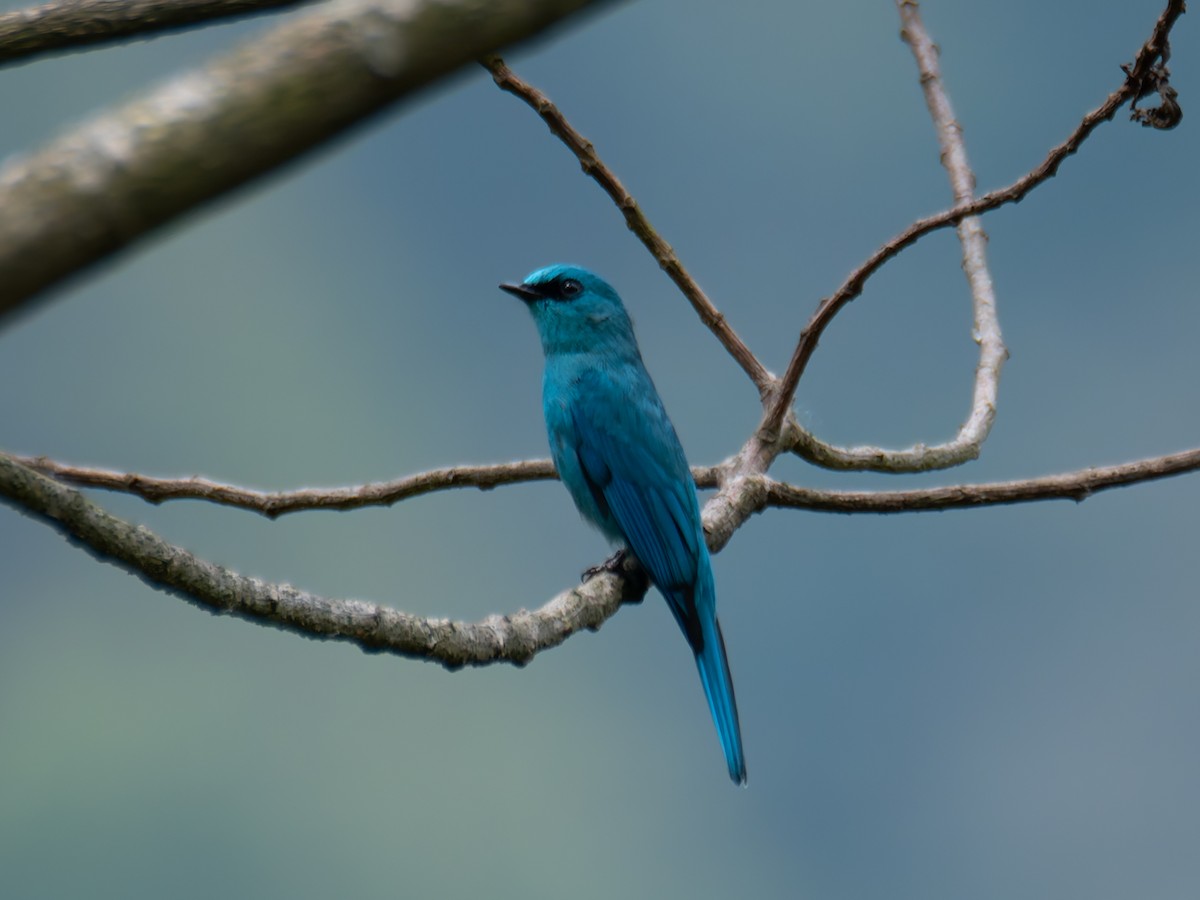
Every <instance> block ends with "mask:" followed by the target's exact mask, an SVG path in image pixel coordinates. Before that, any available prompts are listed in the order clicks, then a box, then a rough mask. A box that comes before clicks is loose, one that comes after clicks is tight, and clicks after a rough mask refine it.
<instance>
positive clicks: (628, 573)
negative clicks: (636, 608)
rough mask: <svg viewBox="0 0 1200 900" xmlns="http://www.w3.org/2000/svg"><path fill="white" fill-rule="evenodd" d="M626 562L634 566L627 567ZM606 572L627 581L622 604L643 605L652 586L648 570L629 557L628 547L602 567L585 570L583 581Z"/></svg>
mask: <svg viewBox="0 0 1200 900" xmlns="http://www.w3.org/2000/svg"><path fill="white" fill-rule="evenodd" d="M626 561H632V563H633V564H632V565H630V566H626V565H625V563H626ZM605 572H611V573H612V574H614V575H620V576H621V577H622V578H623V579H624V580H625V597H624V599H623V600H622V601H621V602H622V603H641V602H642V601H643V600H644V599H646V589H647V588H648V587H649V586H650V582H649V579H648V578H647V576H646V570H645V569H643V568H642V567H641V566H639V565H637V561H636V560H634V559H633V558H632V557H631V556H630V555H629V548H628V547H622V548H621V549H620V550H618V551H617V552H616V553H614V554H613V555H612V556H610V557H609V558H608V559H606V560H605V561H604V562H602V563H600V565H598V566H592V567H591V568H590V569H585V570H584V572H583V578H582V581H584V582H585V583H586V582H588V581H591V580H592V579H593V578H595V577H596V576H597V575H603V574H604V573H605Z"/></svg>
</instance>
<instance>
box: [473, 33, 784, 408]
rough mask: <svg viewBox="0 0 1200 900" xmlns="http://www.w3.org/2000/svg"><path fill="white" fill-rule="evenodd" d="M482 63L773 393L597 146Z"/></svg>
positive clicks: (545, 103) (768, 378) (762, 391)
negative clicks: (614, 208) (561, 145)
mask: <svg viewBox="0 0 1200 900" xmlns="http://www.w3.org/2000/svg"><path fill="white" fill-rule="evenodd" d="M483 65H484V66H485V67H486V68H487V69H488V70H490V71H491V73H492V78H493V79H494V80H495V82H496V84H497V85H499V86H500V88H501V89H502V90H505V91H508V92H509V93H510V94H513V95H515V96H517V97H520V98H521V99H522V100H524V101H525V103H526V104H528V105H529V106H530V107H531V108H532V109H533V110H534V111H535V112H536V113H537V114H538V115H539V116H541V117H542V121H544V122H545V123H546V125H547V126H548V127H549V129H550V131H551V132H553V134H554V136H555V137H557V138H558V139H559V140H560V141H562V142H563V143H564V144H566V145H567V148H568V149H569V150H570V151H571V152H572V153H574V154H575V156H576V158H577V159H578V160H579V165H580V166H581V167H582V168H583V171H584V173H585V174H587V175H588V176H589V177H590V178H592V179H593V180H594V181H595V182H596V183H597V184H598V185H600V187H601V188H603V189H604V192H605V193H606V194H608V196H609V197H611V198H612V201H613V203H615V204H616V205H617V209H619V210H620V211H621V214H622V215H623V216H624V217H625V224H626V225H627V226H628V227H629V230H630V231H632V232H633V233H634V234H635V235H637V237H638V240H640V241H641V242H642V243H643V244H644V245H645V247H646V249H647V250H649V251H650V255H651V256H653V257H654V258H655V259H656V260H657V261H658V264H659V266H661V267H662V269H663V271H664V272H666V273H667V275H668V277H670V279H671V280H672V281H673V282H675V285H676V286H677V287H678V288H679V290H680V291H682V292H683V295H684V296H685V297H687V299H688V302H690V303H691V304H692V308H693V309H694V310H695V311H696V314H697V315H698V316H700V321H702V322H703V323H704V324H705V325H707V326H708V329H709V330H710V331H711V332H712V333H713V334H714V335H716V337H717V340H718V341H720V342H721V346H723V347H724V348H725V349H726V350H727V351H729V355H730V356H732V357H733V358H734V359H735V360H736V361H737V364H738V365H739V366H741V367H742V371H744V372H745V373H746V374H747V375H749V376H750V380H751V381H753V382H754V386H755V387H757V388H758V393H759V396H761V397H763V398H764V399H765V398H766V397H767V396H768V395H769V394H770V393H771V391H772V389H773V386H774V382H775V379H774V378H773V377H772V375H771V373H770V372H768V371H767V370H766V369H765V368H764V367H763V364H762V363H760V362H759V361H758V358H757V357H756V356H755V355H754V354H753V353H752V352H751V350H750V348H749V347H747V346H746V344H745V343H744V342H743V341H742V339H741V338H740V337H738V335H737V332H735V331H734V330H733V328H732V327H730V325H729V323H728V322H727V321H726V319H725V316H724V315H723V314H722V313H721V312H720V310H718V309H717V308H716V306H714V305H713V302H712V301H711V300H709V299H708V295H707V294H705V293H704V291H703V290H702V289H701V287H700V285H699V284H697V283H696V280H695V279H694V278H692V276H691V275H690V274H689V273H688V271H687V269H685V268H684V267H683V263H682V262H680V261H679V257H678V256H676V255H675V251H674V250H673V249H672V248H671V245H670V244H668V243H667V242H666V241H664V240H663V239H662V238H661V237H660V236H659V234H658V232H657V231H655V230H654V226H653V225H651V224H650V220H649V219H647V218H646V215H645V213H643V212H642V208H641V207H640V206H639V205H638V203H637V201H636V200H634V199H633V196H632V195H631V194H630V193H629V191H627V190H626V189H625V185H623V184H621V181H620V179H618V178H617V176H616V175H615V174H614V173H613V171H612V170H611V169H609V168H608V166H606V165H605V164H604V162H603V161H602V160H601V159H600V157H599V156H598V155H597V154H596V148H595V147H594V146H593V145H592V142H591V141H589V140H588V139H587V138H585V137H584V136H583V135H582V134H580V133H579V132H578V131H576V130H575V128H574V127H572V125H571V123H570V122H568V121H567V120H566V117H565V116H563V114H562V112H561V111H560V110H559V109H558V107H557V106H555V105H554V104H553V103H551V102H550V100H549V99H548V98H547V97H546V95H545V94H543V93H542V92H541V91H539V90H538V89H537V88H535V87H533V86H532V85H531V84H529V83H528V82H526V81H523V80H521V79H520V78H518V77H517V76H516V75H515V74H513V71H512V69H510V68H509V67H508V66H507V65H505V63H504V60H503V59H501V58H500V57H498V56H493V57H490V58H488V59H486V60H484V63H483Z"/></svg>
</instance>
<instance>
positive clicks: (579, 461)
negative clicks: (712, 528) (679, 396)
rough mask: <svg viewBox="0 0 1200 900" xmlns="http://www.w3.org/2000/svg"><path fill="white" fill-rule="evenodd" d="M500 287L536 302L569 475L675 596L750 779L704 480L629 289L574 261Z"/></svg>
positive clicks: (727, 734) (557, 448)
mask: <svg viewBox="0 0 1200 900" xmlns="http://www.w3.org/2000/svg"><path fill="white" fill-rule="evenodd" d="M500 287H501V288H503V289H504V290H506V291H508V292H509V293H511V294H513V295H515V296H517V297H519V298H520V299H522V300H523V301H525V303H526V305H527V306H528V307H529V311H530V312H531V313H532V315H533V319H534V322H535V323H536V324H537V328H538V333H539V335H540V336H541V340H542V349H543V351H544V352H545V356H546V368H545V373H544V376H543V380H542V406H543V412H544V413H545V417H546V430H547V433H548V436H549V440H550V453H551V455H552V456H553V458H554V465H555V467H556V468H557V469H558V474H559V477H560V478H561V479H562V481H563V484H565V485H566V486H567V490H568V491H570V493H571V497H572V499H574V501H575V505H576V506H577V507H578V508H579V511H580V513H581V514H582V515H583V517H584V518H585V519H587V520H588V521H589V522H591V523H592V524H594V525H595V526H597V527H598V528H599V529H600V531H602V532H603V533H604V534H605V535H606V536H607V537H608V538H609V539H610V540H612V541H614V542H618V543H622V544H624V545H625V546H627V547H628V548H629V549H630V550H631V551H632V552H633V554H634V555H635V556H636V557H637V558H638V560H639V561H640V562H641V564H642V566H643V567H644V568H645V569H646V571H647V572H648V573H649V575H650V579H651V581H653V582H654V584H655V585H656V586H657V587H658V589H659V590H660V591H661V592H662V594H663V596H664V597H665V598H666V600H667V605H668V606H669V607H670V609H671V613H672V614H673V615H674V616H675V621H676V622H678V623H679V627H680V629H681V630H682V631H683V633H684V636H685V637H686V638H687V641H688V644H689V645H690V646H691V648H692V652H693V653H694V654H695V657H696V665H697V667H698V669H699V670H700V680H701V682H702V683H703V685H704V693H705V696H706V697H707V698H708V705H709V710H710V711H711V712H712V717H713V722H714V723H715V724H716V727H717V733H718V735H719V737H720V739H721V747H722V749H723V750H724V752H725V760H726V763H727V765H728V768H729V776H730V777H731V778H732V779H733V780H734V781H735V782H737V783H739V784H745V782H746V762H745V756H744V754H743V751H742V737H741V728H740V725H739V722H738V713H737V702H736V700H735V699H734V694H733V682H732V680H731V678H730V675H729V662H728V659H727V657H726V653H725V641H724V638H723V637H722V635H721V626H720V624H719V623H718V621H717V611H716V602H717V598H716V589H715V587H714V585H713V575H712V565H711V561H710V559H709V554H708V547H707V546H706V545H705V543H704V530H703V527H702V525H701V521H700V504H699V502H698V501H697V499H696V485H695V482H694V481H693V480H692V475H691V471H690V470H689V468H688V464H687V459H686V458H685V457H684V454H683V448H682V447H681V446H680V444H679V438H678V437H677V436H676V434H675V429H674V427H673V426H672V425H671V420H670V419H669V418H667V412H666V410H665V409H664V408H663V405H662V400H661V399H659V396H658V391H657V390H655V387H654V382H653V381H651V380H650V375H649V373H648V372H647V371H646V367H645V365H644V364H643V362H642V356H641V353H640V352H639V350H638V346H637V340H636V338H635V337H634V333H633V325H632V323H631V322H630V320H629V315H628V314H627V313H626V311H625V307H624V305H623V304H622V303H621V298H620V297H619V296H618V295H617V292H616V291H615V290H613V288H612V287H611V286H609V284H608V283H607V282H605V281H604V280H603V279H601V278H600V277H598V276H597V275H595V274H593V273H592V272H589V271H588V270H586V269H582V268H579V267H577V266H567V265H554V266H548V267H547V268H544V269H539V270H538V271H536V272H533V273H532V274H531V275H529V276H528V277H527V278H526V279H525V280H524V282H522V283H521V284H502V285H501V286H500Z"/></svg>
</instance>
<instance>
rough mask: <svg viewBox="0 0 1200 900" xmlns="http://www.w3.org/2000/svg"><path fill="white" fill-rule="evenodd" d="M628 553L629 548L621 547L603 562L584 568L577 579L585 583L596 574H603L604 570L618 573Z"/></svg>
mask: <svg viewBox="0 0 1200 900" xmlns="http://www.w3.org/2000/svg"><path fill="white" fill-rule="evenodd" d="M628 553H629V550H628V549H627V548H625V547H622V548H621V549H620V550H618V551H617V552H616V553H614V554H613V555H612V556H610V557H609V558H608V559H606V560H605V561H604V562H602V563H600V565H598V566H591V567H589V568H587V569H584V570H583V575H582V576H581V577H580V579H579V580H580V581H582V582H584V583H587V582H589V581H591V580H592V579H593V578H595V577H596V576H597V575H603V574H604V573H605V572H611V573H612V574H614V575H620V574H621V567H622V566H623V565H624V564H625V557H626V555H627V554H628Z"/></svg>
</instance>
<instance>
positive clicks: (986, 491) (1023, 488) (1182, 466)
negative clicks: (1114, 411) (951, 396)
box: [764, 448, 1200, 513]
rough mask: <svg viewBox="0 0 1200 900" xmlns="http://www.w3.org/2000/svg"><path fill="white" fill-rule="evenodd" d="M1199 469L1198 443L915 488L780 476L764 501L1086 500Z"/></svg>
mask: <svg viewBox="0 0 1200 900" xmlns="http://www.w3.org/2000/svg"><path fill="white" fill-rule="evenodd" d="M1197 470H1200V448H1197V449H1194V450H1186V451H1184V452H1182V453H1173V454H1170V455H1168V456H1155V457H1151V458H1148V459H1139V460H1135V461H1133V462H1127V463H1122V464H1121V465H1117V466H1103V467H1100V468H1092V469H1082V470H1080V471H1077V472H1067V473H1064V474H1061V475H1045V476H1043V477H1041V478H1026V479H1022V480H1019V481H999V482H993V483H990V484H959V485H952V486H950V487H935V488H918V489H916V490H911V491H818V490H811V489H809V488H802V487H797V486H796V485H792V484H785V483H783V482H780V481H773V480H769V479H768V481H767V484H766V500H765V501H764V507H772V506H774V507H782V508H792V509H806V510H819V511H823V512H839V513H905V512H925V511H929V510H945V509H963V508H968V507H978V506H1001V505H1004V504H1010V503H1026V502H1031V501H1039V500H1075V501H1082V500H1086V499H1087V498H1088V497H1090V496H1092V495H1093V494H1096V493H1098V492H1100V491H1104V490H1108V489H1109V488H1115V487H1124V486H1127V485H1131V484H1138V483H1140V482H1144V481H1154V480H1156V479H1159V478H1167V477H1170V476H1172V475H1183V474H1185V473H1187V472H1195V471H1197Z"/></svg>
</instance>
